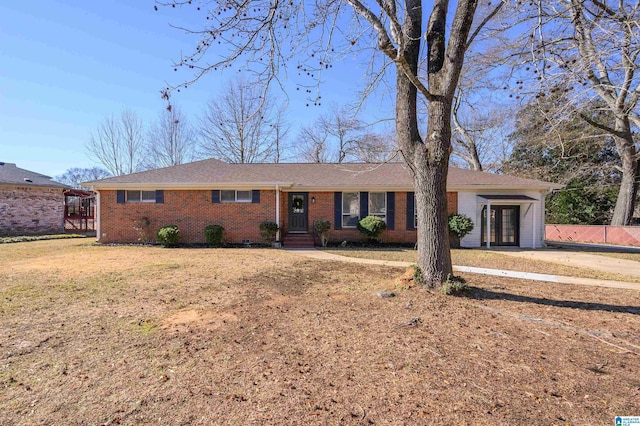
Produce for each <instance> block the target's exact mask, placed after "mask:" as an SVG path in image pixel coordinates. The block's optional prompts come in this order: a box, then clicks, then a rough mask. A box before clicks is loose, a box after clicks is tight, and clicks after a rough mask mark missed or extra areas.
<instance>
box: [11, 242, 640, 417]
mask: <svg viewBox="0 0 640 426" xmlns="http://www.w3.org/2000/svg"><path fill="white" fill-rule="evenodd" d="M0 264H2V269H1V270H0V324H1V327H0V407H2V410H1V411H0V424H1V425H33V424H130V425H134V424H135V425H138V424H148V425H152V424H153V425H156V424H197V425H210V424H251V423H258V424H283V423H284V424H373V423H376V424H470V423H480V424H524V423H527V424H561V423H565V422H566V423H570V424H579V423H581V424H584V423H588V424H610V423H611V422H612V419H613V417H614V416H616V415H620V414H629V413H630V414H633V413H635V412H636V411H637V408H638V405H637V401H638V400H639V399H640V379H638V377H640V333H639V332H638V330H640V309H639V308H638V306H640V293H639V292H634V291H630V290H613V289H605V288H583V287H580V286H569V285H557V284H545V283H533V282H527V281H518V280H509V279H497V278H492V277H482V276H472V275H469V276H466V278H467V280H468V281H469V284H470V285H471V286H472V287H473V288H472V292H471V294H470V295H469V296H468V297H464V298H455V297H445V296H441V295H438V294H433V293H429V292H427V291H424V290H423V289H419V288H405V287H399V286H398V285H397V281H395V277H397V276H398V275H399V274H401V273H402V272H403V271H402V270H399V269H393V268H383V267H363V266H361V265H355V264H346V263H335V262H322V261H314V260H309V259H305V258H301V257H298V256H297V255H296V254H295V253H291V252H286V251H282V250H258V249H239V250H231V249H229V250H224V249H222V250H216V249H174V250H168V249H161V248H158V247H133V246H131V247H128V246H121V247H115V246H111V247H101V246H95V245H92V244H90V243H88V242H87V241H82V240H69V241H43V242H34V243H20V244H11V245H6V246H0ZM381 289H391V290H394V291H395V292H396V294H397V296H396V297H394V298H391V299H381V298H379V297H377V296H376V292H377V291H378V290H381ZM417 317H419V318H420V320H421V322H417V324H418V325H417V326H416V327H412V326H403V324H409V323H410V320H411V319H413V318H417Z"/></svg>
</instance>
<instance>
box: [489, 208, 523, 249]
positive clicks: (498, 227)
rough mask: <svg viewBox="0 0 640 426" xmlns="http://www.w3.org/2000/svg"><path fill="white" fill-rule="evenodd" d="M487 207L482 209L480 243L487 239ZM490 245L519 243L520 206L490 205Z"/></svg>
mask: <svg viewBox="0 0 640 426" xmlns="http://www.w3.org/2000/svg"><path fill="white" fill-rule="evenodd" d="M486 226H487V207H486V206H485V207H484V208H483V209H482V226H481V227H480V228H481V230H482V245H483V246H484V245H485V244H486V241H487V238H486V237H487V230H486ZM490 236H491V241H490V242H491V245H492V246H518V245H520V206H491V234H490Z"/></svg>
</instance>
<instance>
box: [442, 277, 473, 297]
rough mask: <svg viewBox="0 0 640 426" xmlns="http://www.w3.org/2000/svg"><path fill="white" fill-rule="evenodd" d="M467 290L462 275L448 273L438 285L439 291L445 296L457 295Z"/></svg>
mask: <svg viewBox="0 0 640 426" xmlns="http://www.w3.org/2000/svg"><path fill="white" fill-rule="evenodd" d="M468 290H469V286H468V285H467V282H466V281H465V280H464V278H462V277H456V276H454V275H449V277H447V280H446V281H445V282H443V283H442V286H440V293H442V294H444V295H447V296H457V295H459V294H462V293H464V292H466V291H468Z"/></svg>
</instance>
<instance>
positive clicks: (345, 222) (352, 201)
mask: <svg viewBox="0 0 640 426" xmlns="http://www.w3.org/2000/svg"><path fill="white" fill-rule="evenodd" d="M359 220H360V193H359V192H343V193H342V227H343V228H355V227H357V226H358V221H359Z"/></svg>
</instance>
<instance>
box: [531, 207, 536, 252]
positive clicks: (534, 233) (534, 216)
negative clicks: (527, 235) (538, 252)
mask: <svg viewBox="0 0 640 426" xmlns="http://www.w3.org/2000/svg"><path fill="white" fill-rule="evenodd" d="M532 210H533V217H532V218H531V220H533V226H532V228H533V232H532V233H533V235H532V236H531V238H532V240H531V248H536V226H537V224H536V208H535V207H533V209H532Z"/></svg>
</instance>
